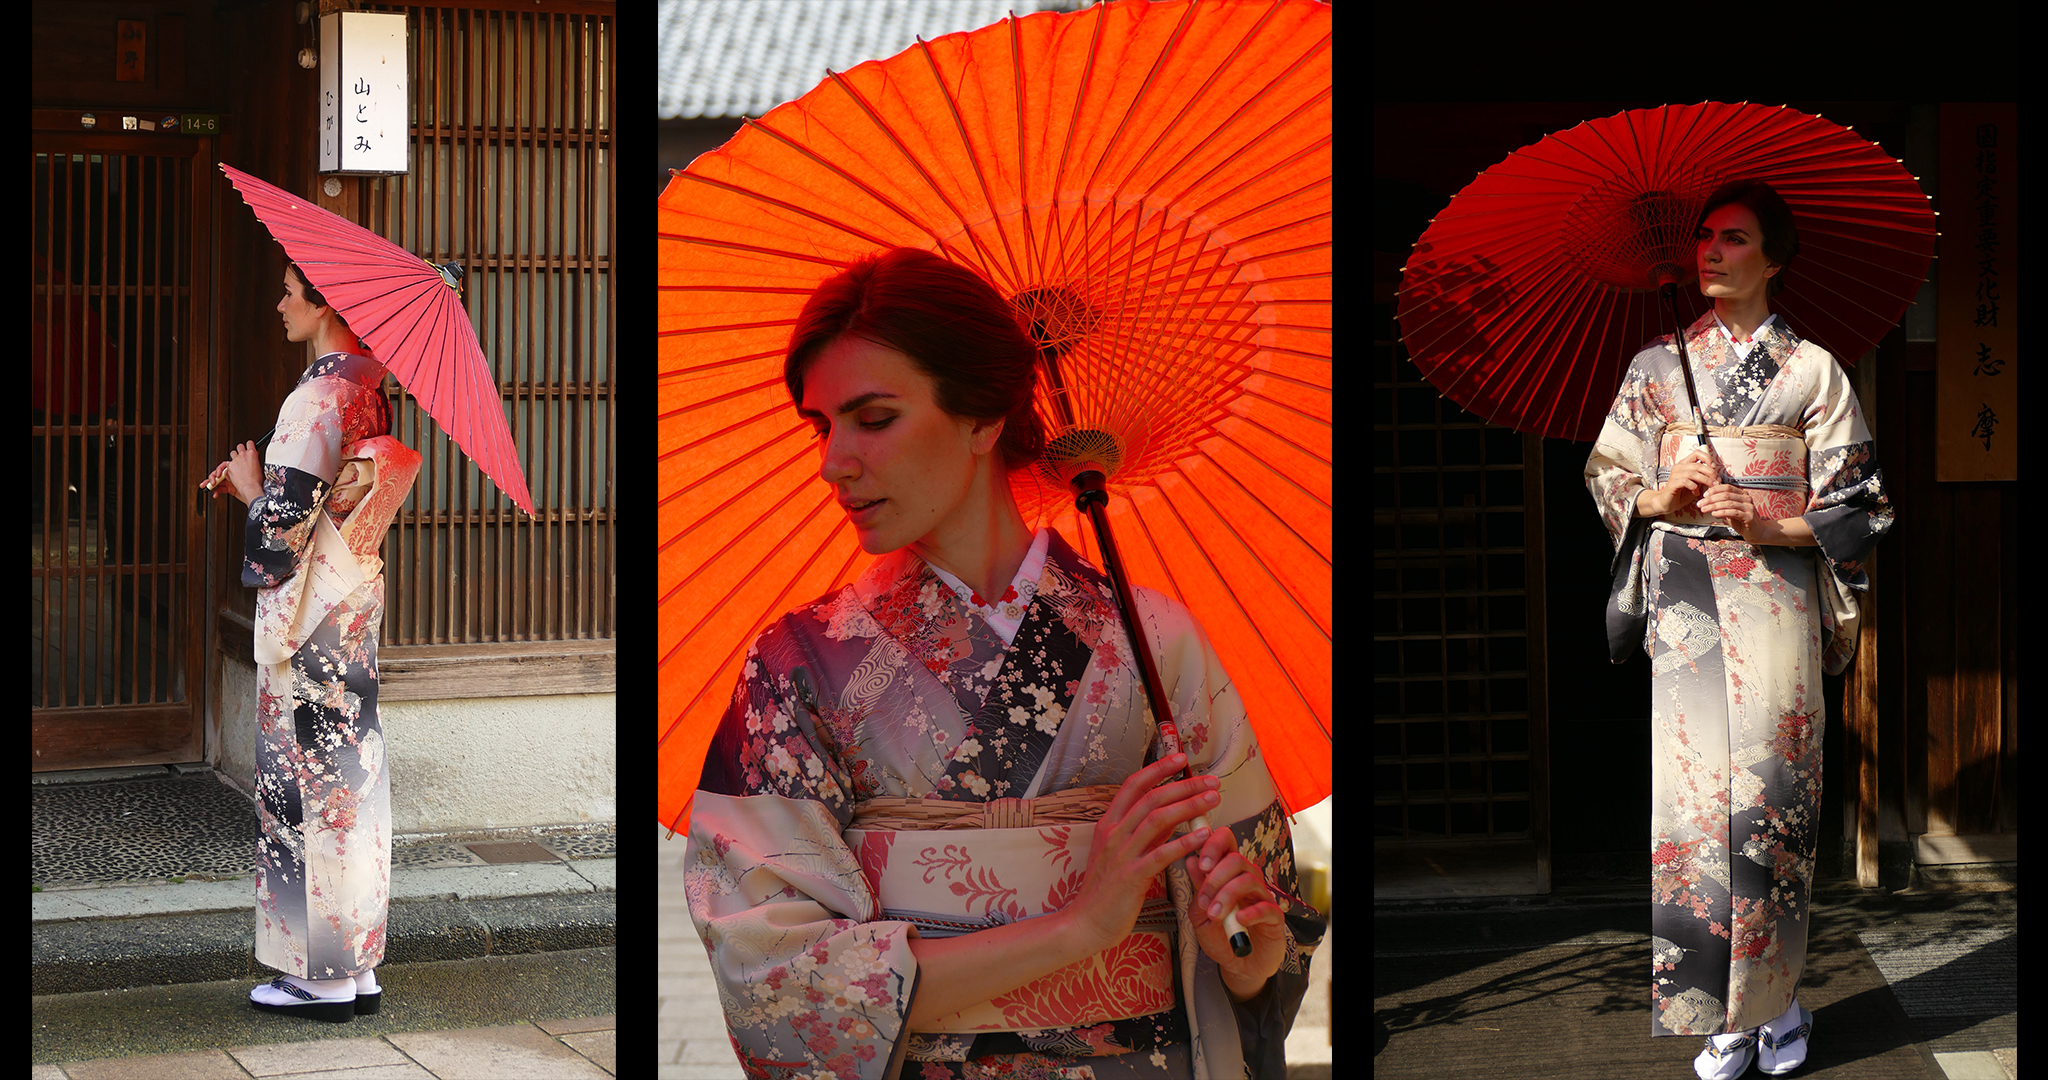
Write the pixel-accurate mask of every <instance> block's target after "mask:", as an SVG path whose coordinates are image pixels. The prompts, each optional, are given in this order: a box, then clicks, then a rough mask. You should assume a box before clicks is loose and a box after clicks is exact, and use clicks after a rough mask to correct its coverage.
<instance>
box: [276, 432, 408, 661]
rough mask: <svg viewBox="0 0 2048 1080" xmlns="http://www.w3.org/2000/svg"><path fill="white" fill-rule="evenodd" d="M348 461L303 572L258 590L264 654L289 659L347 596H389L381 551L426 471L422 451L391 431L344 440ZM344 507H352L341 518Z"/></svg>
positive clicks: (328, 501) (315, 532) (344, 461)
mask: <svg viewBox="0 0 2048 1080" xmlns="http://www.w3.org/2000/svg"><path fill="white" fill-rule="evenodd" d="M341 454H342V461H341V467H340V468H339V469H338V470H336V472H335V477H334V484H333V485H332V487H331V488H330V489H329V490H328V493H327V499H326V501H325V502H324V503H322V504H321V507H320V512H319V515H318V519H317V520H315V521H314V522H313V535H312V538H311V540H310V542H309V543H308V544H307V545H306V551H305V552H304V553H303V554H302V555H301V557H300V559H299V570H298V573H295V574H293V575H292V576H291V577H289V578H287V579H285V580H284V581H281V582H279V583H278V584H277V585H275V586H273V587H271V588H268V589H259V590H257V593H256V662H257V663H259V664H282V663H285V662H286V661H288V660H290V659H291V658H292V654H294V653H296V652H298V651H299V647H300V646H301V645H304V644H305V643H306V639H307V638H308V637H311V636H312V633H313V631H314V630H315V629H317V628H318V627H319V626H320V624H321V623H322V622H323V621H325V620H326V618H327V616H328V615H329V614H330V613H332V612H333V611H334V609H335V608H337V607H340V606H341V605H342V604H343V603H345V602H348V601H350V600H353V599H356V598H357V597H358V596H359V595H360V596H366V595H368V594H370V593H372V592H374V593H375V594H376V595H377V598H378V599H380V600H381V599H382V596H383V589H384V581H383V578H381V577H379V575H380V574H382V573H383V571H384V560H383V559H382V558H379V557H378V555H377V551H378V550H379V548H380V547H381V546H382V545H383V542H384V530H385V529H387V528H389V527H390V526H391V519H392V518H393V517H396V516H397V514H398V508H399V506H401V505H403V504H404V502H405V497H406V495H407V494H409V493H410V492H411V491H412V482H413V478H414V477H415V476H418V475H419V471H420V455H419V452H418V451H416V450H414V449H412V448H411V447H409V446H407V445H405V444H404V443H402V442H399V441H398V440H397V439H395V438H393V437H391V436H389V435H379V436H377V437H376V438H372V439H363V440H361V441H359V442H353V443H349V444H348V445H347V446H344V447H342V448H341ZM336 510H339V511H341V512H342V513H345V514H346V515H347V516H346V517H344V518H343V519H342V521H341V523H340V525H338V526H337V525H336V524H335V521H334V512H335V511H336Z"/></svg>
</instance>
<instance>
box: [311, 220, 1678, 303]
mask: <svg viewBox="0 0 2048 1080" xmlns="http://www.w3.org/2000/svg"><path fill="white" fill-rule="evenodd" d="M1695 231H1697V230H1695ZM284 268H285V269H287V270H290V271H291V272H292V276H293V277H295V278H298V279H299V295H300V296H303V297H305V298H306V303H309V304H311V305H313V306H314V307H324V308H331V307H333V306H334V305H333V304H330V303H328V302H327V298H326V297H324V296H322V295H320V290H318V289H316V288H314V287H313V282H312V280H311V279H309V278H308V277H306V272H305V271H304V270H301V269H299V264H298V263H295V262H286V263H285V264H284ZM334 314H335V317H336V318H339V317H340V316H341V312H339V311H337V312H335V313H334Z"/></svg>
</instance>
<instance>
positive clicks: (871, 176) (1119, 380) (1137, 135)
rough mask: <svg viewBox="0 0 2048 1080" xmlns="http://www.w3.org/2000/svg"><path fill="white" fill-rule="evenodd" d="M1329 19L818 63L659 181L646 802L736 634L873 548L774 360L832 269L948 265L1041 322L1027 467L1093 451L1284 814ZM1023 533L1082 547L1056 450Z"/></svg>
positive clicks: (1317, 702) (667, 785) (1323, 410)
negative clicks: (807, 79)
mask: <svg viewBox="0 0 2048 1080" xmlns="http://www.w3.org/2000/svg"><path fill="white" fill-rule="evenodd" d="M1330 59H1331V53H1330V11H1329V8H1328V7H1327V6H1326V5H1324V4H1321V3H1318V2H1314V0H1259V2H1255V3H1233V4H1215V3H1190V2H1187V0H1162V2H1157V3H1145V2H1122V3H1107V4H1098V5H1096V6H1093V7H1090V8H1087V9H1085V10H1082V11H1079V12H1073V13H1040V14H1036V15H1031V16H1027V17H1025V18H1022V19H1018V18H1014V17H1012V18H1009V19H1006V20H1004V21H1002V22H1000V23H997V24H995V25H993V26H989V27H985V28H982V29H980V30H975V31H971V32H967V33H959V34H949V35H946V36H944V37H941V38H938V39H936V40H933V41H929V42H920V43H919V44H917V45H916V46H913V47H912V48H910V49H908V50H906V51H905V52H903V53H901V54H899V55H897V56H895V57H892V58H890V59H888V60H883V61H876V62H870V63H866V64H862V65H860V66H858V67H856V68H854V69H853V70H851V71H849V72H845V73H829V78H828V79H827V80H826V82H825V83H823V84H821V85H820V86H819V87H818V88H817V89H815V90H813V91H811V92H810V93H808V94H806V95H805V96H804V97H802V98H801V99H799V100H797V101H794V102H790V103H788V104H785V105H782V106H780V107H778V108H776V109H775V110H773V111H771V112H769V113H768V114H767V115H766V116H764V117H762V118H761V119H759V120H756V121H749V122H748V123H747V125H746V127H745V128H744V129H743V130H742V131H741V132H740V134H738V135H737V136H735V137H734V138H733V139H732V140H731V141H730V142H728V143H727V144H726V145H725V146H724V147H722V148H721V149H719V150H718V151H716V152H713V153H709V154H705V155H703V156H701V157H699V158H698V159H697V160H696V161H695V162H693V163H692V164H691V165H690V167H689V168H688V169H687V170H684V171H683V172H681V173H678V174H677V175H676V176H675V177H674V179H673V180H672V181H671V182H670V184H669V187H668V189H667V191H666V192H664V193H663V195H662V197H661V204H660V210H659V217H658V228H659V253H660V272H659V276H660V307H659V313H658V320H659V327H660V334H661V355H660V371H661V375H660V416H661V419H660V428H659V436H658V438H659V449H660V455H661V456H660V486H661V487H660V490H661V504H660V510H659V523H658V531H659V537H660V541H659V543H660V548H659V588H660V605H661V607H660V631H659V634H660V640H659V648H660V712H659V724H660V736H661V770H660V771H661V781H660V782H661V791H660V813H661V817H662V820H663V822H664V823H666V824H668V825H670V826H671V827H672V828H677V829H681V828H683V827H685V826H686V823H687V818H688V807H689V799H690V793H691V792H692V791H693V790H694V789H695V787H696V784H697V780H698V777H699V774H700V771H701V768H702V763H703V757H704V753H705V750H706V748H707V746H708V744H709V739H710V736H711V733H712V731H713V730H714V729H715V728H716V725H717V723H718V721H719V718H720V716H721V715H722V714H723V712H724V711H725V708H726V705H727V703H728V702H729V701H730V699H731V694H732V688H733V686H734V684H735V681H736V680H737V677H738V674H739V669H740V664H741V662H742V660H743V658H744V656H745V653H746V649H747V646H748V645H749V644H750V643H751V642H752V641H753V639H754V637H755V636H756V635H757V634H758V633H759V631H760V629H761V628H762V627H763V626H765V625H766V624H767V623H768V622H769V621H771V620H773V619H774V618H777V617H779V616H780V615H781V614H783V613H784V612H786V611H789V610H790V609H792V608H794V607H796V606H798V605H800V604H803V603H808V602H810V601H812V600H814V599H816V598H817V597H819V596H821V595H824V594H826V593H828V592H831V591H832V590H834V589H837V588H839V587H841V586H844V585H846V584H848V583H850V582H852V581H853V580H854V579H856V578H857V577H858V576H859V574H860V572H861V571H862V570H863V569H865V567H866V566H867V564H868V563H869V562H870V561H871V560H870V557H868V556H866V555H865V554H864V553H863V552H862V551H861V549H860V546H859V542H858V540H857V538H856V536H855V533H854V530H853V529H852V528H851V526H850V525H849V523H848V522H847V521H846V518H845V515H844V513H843V511H842V510H841V509H840V507H839V506H838V505H837V503H836V502H835V500H834V498H833V491H832V489H831V488H830V487H829V486H828V485H826V484H824V483H822V482H821V481H820V480H819V477H818V456H817V449H816V444H815V443H814V442H813V441H812V438H811V427H810V425H809V424H808V423H807V422H805V421H804V420H803V419H801V418H799V417H798V416H796V414H795V411H794V406H793V404H792V403H791V401H790V399H789V393H788V391H787V389H786V388H785V386H784V384H783V380H782V364H783V359H784V350H785V349H786V348H787V346H788V342H789V334H790V329H791V327H792V325H793V324H794V322H795V319H796V316H797V313H798V312H799V311H800V310H801V309H802V307H803V305H804V302H805V301H806V300H807V299H808V298H809V296H810V294H811V292H812V291H813V290H814V289H815V288H816V287H817V286H818V285H819V284H820V283H821V282H823V281H824V280H825V279H826V278H829V277H831V276H832V275H833V274H835V273H837V272H838V271H839V270H840V269H841V268H843V267H845V266H847V265H849V264H851V263H852V262H854V261H856V260H857V259H859V258H861V257H863V256H866V255H870V254H873V253H875V252H876V251H879V250H882V249H885V248H889V247H896V246H908V247H918V248H923V249H925V250H929V251H933V252H936V253H938V254H939V255H941V256H942V257H944V258H947V259H950V260H952V261H954V262H957V263H959V264H961V265H963V266H967V267H969V268H971V269H973V270H974V271H975V272H976V273H978V274H980V275H981V276H982V277H983V278H985V279H986V280H988V281H989V282H990V283H992V284H993V285H994V286H995V288H996V289H997V290H998V291H999V292H1001V293H1002V294H1003V295H1004V296H1006V297H1008V298H1010V300H1011V302H1012V304H1013V305H1015V307H1016V308H1017V310H1018V313H1019V318H1020V319H1021V320H1023V321H1024V322H1025V323H1026V324H1027V325H1029V326H1030V327H1031V329H1032V332H1033V333H1034V334H1035V335H1036V336H1037V337H1038V340H1039V341H1040V342H1041V343H1044V344H1046V345H1048V346H1052V345H1057V346H1059V347H1060V348H1061V349H1064V351H1063V352H1062V353H1061V354H1060V356H1059V357H1058V360H1057V363H1056V364H1054V365H1051V366H1049V367H1048V368H1047V369H1046V370H1045V371H1044V372H1043V373H1042V375H1041V384H1040V388H1039V395H1038V402H1039V412H1040V414H1041V416H1042V417H1043V418H1044V420H1045V421H1046V426H1047V432H1046V434H1047V437H1048V439H1049V440H1050V441H1051V442H1052V444H1053V447H1054V449H1053V450H1052V451H1051V452H1049V457H1051V458H1059V457H1060V456H1061V455H1063V454H1064V455H1067V456H1069V457H1071V456H1073V455H1088V456H1092V457H1094V458H1096V459H1098V460H1107V459H1113V462H1114V463H1113V464H1111V466H1110V468H1109V470H1108V481H1107V489H1108V491H1109V493H1110V494H1111V495H1112V496H1113V497H1112V498H1111V500H1110V503H1109V507H1108V511H1107V513H1108V516H1109V518H1110V520H1111V521H1112V522H1113V524H1114V527H1115V535H1116V541H1117V546H1118V548H1119V549H1120V551H1121V553H1122V556H1123V560H1124V563H1125V566H1126V567H1127V568H1128V570H1129V572H1130V576H1131V578H1132V580H1133V581H1135V582H1136V583H1138V584H1140V585H1146V586H1150V587H1153V588H1156V589H1159V590H1161V591H1162V592H1164V593H1166V594H1167V595H1169V596H1171V597H1174V598H1175V599H1177V600H1179V601H1180V602H1181V603H1183V604H1185V605H1186V606H1187V607H1188V608H1189V609H1190V610H1191V611H1192V612H1193V614H1194V615H1195V617H1196V619H1197V620H1199V621H1200V622H1201V624H1202V626H1203V627H1204V629H1205V631H1206V632H1207V633H1208V635H1209V636H1210V639H1211V641H1212V643H1213V644H1214V646H1215V647H1216V649H1217V651H1218V654H1219V655H1220V656H1221V657H1222V660H1223V663H1224V665H1225V666H1226V667H1227V668H1228V670H1229V672H1230V675H1231V678H1232V681H1233V683H1234V684H1235V685H1236V687H1237V689H1238V691H1239V692H1240V694H1241V696H1242V697H1243V698H1244V700H1245V703H1246V708H1247V711H1248V713H1249V714H1250V717H1251V719H1252V722H1253V724H1254V726H1255V727H1256V729H1257V731H1258V735H1259V740H1260V747H1261V753H1262V754H1263V755H1264V758H1265V761H1266V764H1267V766H1268V768H1269V770H1270V771H1271V773H1272V775H1273V777H1274V780H1275V782H1276V783H1277V784H1278V785H1279V787H1280V791H1281V796H1282V799H1283V800H1284V802H1285V804H1286V805H1287V807H1288V808H1289V810H1300V809H1303V808H1305V807H1307V806H1309V805H1312V804H1314V803H1315V802H1318V801H1320V800H1321V799H1322V798H1324V797H1325V796H1327V795H1328V794H1329V790H1330V780H1329V771H1330V746H1329V725H1330V711H1331V709H1330V705H1331V702H1330V624H1331V618H1330V616H1331V611H1330V561H1331V547H1330V540H1331V530H1330V449H1331V433H1330V419H1331V411H1330V408H1331V402H1330V325H1331V324H1330V280H1331V279H1330V250H1331V246H1330V208H1331V184H1330V136H1331V129H1330ZM1012 483H1013V488H1014V489H1015V490H1016V492H1017V495H1018V504H1019V508H1020V509H1021V511H1022V512H1023V514H1024V516H1025V519H1026V521H1027V522H1028V523H1031V524H1035V525H1046V526H1050V527H1052V528H1054V529H1057V530H1058V531H1059V532H1060V533H1061V535H1062V536H1063V537H1065V538H1066V539H1067V540H1068V542H1069V543H1072V544H1073V545H1074V546H1075V547H1076V548H1077V550H1081V551H1083V552H1084V553H1086V554H1090V556H1091V557H1092V558H1094V560H1095V561H1096V563H1097V564H1098V565H1101V564H1102V562H1103V560H1102V558H1101V555H1100V552H1099V551H1091V550H1090V548H1089V547H1088V546H1087V545H1088V544H1089V543H1090V542H1091V541H1093V540H1094V536H1093V531H1092V530H1091V529H1088V528H1084V527H1082V525H1081V518H1080V517H1079V516H1078V515H1077V512H1076V510H1075V508H1074V497H1073V495H1072V494H1070V493H1069V492H1068V491H1067V490H1066V487H1065V480H1064V477H1062V476H1060V475H1059V474H1058V473H1057V472H1056V471H1044V470H1039V469H1024V470H1018V471H1017V472H1016V473H1014V474H1013V476H1012Z"/></svg>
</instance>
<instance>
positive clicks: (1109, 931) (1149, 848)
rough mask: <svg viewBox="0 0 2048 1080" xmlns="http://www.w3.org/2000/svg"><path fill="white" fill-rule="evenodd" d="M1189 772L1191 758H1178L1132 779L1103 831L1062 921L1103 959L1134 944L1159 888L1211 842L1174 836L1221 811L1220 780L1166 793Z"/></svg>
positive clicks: (1198, 780)
mask: <svg viewBox="0 0 2048 1080" xmlns="http://www.w3.org/2000/svg"><path fill="white" fill-rule="evenodd" d="M1186 765H1187V759H1186V757H1185V756H1184V755H1181V754H1170V755H1168V756H1166V757H1163V758H1160V759H1159V760H1158V761H1155V762H1153V763H1152V764H1150V765H1147V766H1145V767H1144V768H1142V769H1139V770H1138V771H1137V772H1134V773H1132V774H1131V776H1130V779H1128V780H1125V781H1124V783H1123V786H1122V787H1121V788H1119V789H1118V790H1117V793H1116V798H1114V799H1111V800H1110V802H1109V809H1108V811H1106V812H1105V813H1104V814H1103V815H1102V819H1101V820H1100V821H1098V822H1096V823H1095V842H1094V844H1093V845H1091V846H1090V848H1089V850H1088V876H1087V877H1086V878H1085V879H1084V880H1083V881H1082V883H1081V891H1080V893H1079V895H1077V896H1075V898H1074V900H1073V902H1072V903H1070V904H1068V905H1067V906H1066V907H1065V908H1064V909H1062V913H1063V914H1065V915H1066V916H1067V917H1068V918H1069V919H1070V920H1071V923H1072V926H1073V927H1074V929H1075V930H1077V931H1078V932H1080V933H1083V934H1086V935H1089V936H1090V937H1091V939H1092V940H1093V941H1095V942H1096V943H1097V951H1100V950H1101V949H1106V948H1109V947H1110V946H1111V945H1114V944H1116V943H1117V942H1119V941H1122V940H1123V939H1124V938H1126V937H1128V936H1130V933H1131V930H1132V928H1133V927H1135V926H1137V924H1138V911H1139V909H1140V908H1142V907H1143V906H1144V903H1145V891H1146V889H1147V888H1149V887H1150V886H1151V884H1152V880H1153V879H1154V878H1156V877H1158V876H1159V874H1160V873H1161V872H1162V871H1164V870H1165V869H1166V867H1167V866H1168V864H1170V863H1172V862H1173V861H1174V860H1175V859H1181V858H1186V857H1187V856H1188V855H1191V854H1193V853H1194V852H1196V851H1198V850H1200V848H1201V846H1202V841H1204V840H1207V839H1208V838H1209V831H1208V830H1206V829H1197V830H1193V831H1190V832H1189V833H1188V834H1187V835H1185V836H1175V835H1173V830H1174V829H1175V828H1176V827H1178V826H1179V825H1180V824H1181V823H1182V822H1186V821H1191V820H1193V819H1194V818H1196V817H1198V816H1200V815H1202V814H1204V813H1207V812H1209V811H1211V810H1214V809H1215V808H1216V804H1217V802H1218V801H1219V798H1218V796H1217V795H1216V788H1217V787H1218V781H1217V780H1216V778H1215V777H1213V776H1197V777H1193V778H1191V779H1188V780H1181V781H1177V782H1175V783H1171V784H1166V785H1164V786H1159V784H1160V781H1162V780H1165V779H1166V778H1168V777H1170V776H1172V775H1173V774H1174V773H1177V772H1179V771H1180V770H1181V769H1182V768H1183V767H1185V766H1186Z"/></svg>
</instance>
